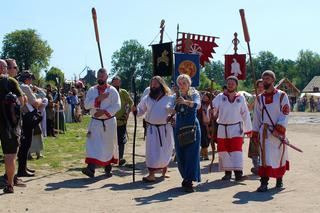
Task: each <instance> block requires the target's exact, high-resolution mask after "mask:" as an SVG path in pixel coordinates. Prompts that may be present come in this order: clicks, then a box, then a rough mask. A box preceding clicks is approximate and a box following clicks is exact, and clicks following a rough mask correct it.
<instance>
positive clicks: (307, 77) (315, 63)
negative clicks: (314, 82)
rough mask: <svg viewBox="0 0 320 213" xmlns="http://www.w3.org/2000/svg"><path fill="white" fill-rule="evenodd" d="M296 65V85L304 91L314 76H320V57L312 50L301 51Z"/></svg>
mask: <svg viewBox="0 0 320 213" xmlns="http://www.w3.org/2000/svg"><path fill="white" fill-rule="evenodd" d="M296 63H297V73H296V75H295V77H294V83H296V85H297V87H298V88H299V89H300V90H302V89H303V88H304V87H305V86H306V85H307V84H308V83H309V81H311V79H312V78H313V77H314V76H316V75H320V56H319V54H318V53H315V52H312V51H310V50H305V51H304V50H301V51H300V52H299V54H298V59H297V61H296Z"/></svg>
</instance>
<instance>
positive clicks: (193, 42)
mask: <svg viewBox="0 0 320 213" xmlns="http://www.w3.org/2000/svg"><path fill="white" fill-rule="evenodd" d="M178 36H179V37H180V38H179V37H178V39H177V46H176V48H177V49H176V51H177V52H182V53H193V54H199V55H200V64H201V66H202V67H204V63H205V62H208V61H209V58H213V57H212V53H215V51H214V50H213V48H215V47H218V45H217V44H216V43H215V39H216V38H218V37H213V36H205V35H197V34H190V33H179V34H178Z"/></svg>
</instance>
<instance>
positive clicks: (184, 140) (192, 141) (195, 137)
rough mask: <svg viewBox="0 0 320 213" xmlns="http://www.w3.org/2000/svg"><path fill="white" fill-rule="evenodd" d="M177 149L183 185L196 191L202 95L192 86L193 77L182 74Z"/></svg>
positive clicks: (190, 190) (198, 170)
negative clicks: (198, 116)
mask: <svg viewBox="0 0 320 213" xmlns="http://www.w3.org/2000/svg"><path fill="white" fill-rule="evenodd" d="M177 85H178V90H176V107H175V112H176V126H175V129H174V133H175V134H174V135H175V150H176V156H177V161H178V168H179V172H180V174H181V176H182V178H183V181H182V187H183V188H184V190H185V191H186V192H194V188H193V184H192V182H193V181H196V182H200V180H201V178H200V156H199V151H200V141H201V133H200V125H199V121H198V119H197V110H198V109H199V108H200V106H201V104H200V95H199V93H198V91H197V90H196V89H194V88H192V87H190V86H191V78H190V77H189V76H188V75H186V74H182V75H179V76H178V78H177Z"/></svg>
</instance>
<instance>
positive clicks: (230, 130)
mask: <svg viewBox="0 0 320 213" xmlns="http://www.w3.org/2000/svg"><path fill="white" fill-rule="evenodd" d="M212 106H213V107H214V108H215V109H217V110H218V119H217V123H218V124H219V127H218V134H217V141H218V155H219V168H220V170H222V171H232V170H242V169H243V154H242V144H243V134H244V133H249V132H251V130H252V124H251V119H250V113H249V109H248V107H247V104H246V99H245V97H244V96H243V95H241V94H239V93H238V94H237V95H236V98H235V100H234V102H232V103H231V102H230V101H229V99H228V96H227V95H225V94H223V93H220V94H219V95H218V96H217V97H216V98H214V99H213V101H212Z"/></svg>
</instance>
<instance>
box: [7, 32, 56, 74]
mask: <svg viewBox="0 0 320 213" xmlns="http://www.w3.org/2000/svg"><path fill="white" fill-rule="evenodd" d="M52 52H53V51H52V49H51V48H50V46H49V45H48V43H47V41H44V40H42V39H41V38H40V35H39V34H37V32H36V30H34V29H27V30H16V31H14V32H12V33H8V34H6V35H5V36H4V39H3V47H2V54H1V56H2V58H14V59H15V60H16V61H17V64H18V66H19V68H20V70H28V69H30V68H31V66H32V65H36V66H38V67H39V68H40V69H43V68H46V67H47V66H48V65H49V59H50V57H51V54H52Z"/></svg>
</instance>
